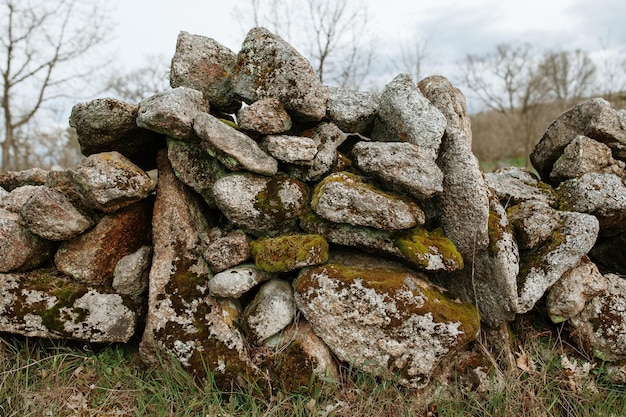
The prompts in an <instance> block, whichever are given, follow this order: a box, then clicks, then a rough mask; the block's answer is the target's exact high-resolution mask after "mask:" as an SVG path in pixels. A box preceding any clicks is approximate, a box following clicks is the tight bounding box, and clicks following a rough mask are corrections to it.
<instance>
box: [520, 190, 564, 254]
mask: <svg viewBox="0 0 626 417" xmlns="http://www.w3.org/2000/svg"><path fill="white" fill-rule="evenodd" d="M508 213H509V220H510V221H511V224H512V225H513V227H514V228H515V234H516V237H517V242H518V244H519V247H520V249H533V248H536V247H538V246H540V245H542V244H544V243H546V242H547V241H548V240H549V239H551V238H552V234H553V233H554V231H555V230H556V228H557V227H559V225H560V223H561V221H562V216H561V213H560V212H559V211H557V210H555V209H553V208H552V207H550V206H549V205H548V204H546V203H544V202H543V201H541V200H529V201H524V202H522V203H520V204H518V205H516V206H513V207H511V208H510V209H509V210H508ZM548 243H549V242H548Z"/></svg>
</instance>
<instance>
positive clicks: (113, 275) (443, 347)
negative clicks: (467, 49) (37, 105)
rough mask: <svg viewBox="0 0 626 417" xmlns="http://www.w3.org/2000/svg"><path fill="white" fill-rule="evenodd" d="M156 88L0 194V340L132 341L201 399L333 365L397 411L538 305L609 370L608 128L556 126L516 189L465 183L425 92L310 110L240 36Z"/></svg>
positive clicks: (332, 98) (448, 116) (594, 120)
mask: <svg viewBox="0 0 626 417" xmlns="http://www.w3.org/2000/svg"><path fill="white" fill-rule="evenodd" d="M170 82H171V87H172V89H171V90H169V91H166V92H163V93H160V94H157V95H154V96H152V97H148V98H146V99H145V100H143V101H141V102H140V103H139V104H131V103H124V102H120V101H118V100H114V99H97V100H93V101H91V102H88V103H80V104H77V105H76V106H74V108H73V110H72V114H71V117H70V125H71V126H72V127H74V128H75V129H76V130H77V133H78V136H79V142H80V145H81V149H82V151H83V153H84V154H85V155H86V156H87V157H86V159H85V160H84V161H83V162H82V163H81V164H80V165H79V166H78V167H77V168H76V169H72V170H66V171H55V172H44V171H41V170H38V169H33V170H29V171H23V172H17V173H12V172H7V173H3V174H0V186H2V188H0V272H1V274H0V289H1V292H0V294H1V295H0V331H2V332H10V333H17V334H22V335H27V336H38V337H47V338H68V339H76V340H83V341H89V342H124V343H125V342H128V341H130V340H131V338H132V337H133V336H134V335H135V336H137V337H139V338H140V339H141V343H140V353H141V358H142V360H143V361H144V362H146V363H147V364H150V363H155V362H157V361H158V360H159V358H160V357H164V356H166V355H171V357H173V358H175V359H176V360H178V361H180V362H181V363H182V364H183V365H184V366H185V367H187V368H188V369H189V370H190V372H192V373H194V374H196V375H197V376H199V377H202V376H204V375H205V373H206V371H207V370H209V371H210V372H212V373H214V374H215V378H216V381H217V382H218V383H220V384H223V385H224V386H230V384H231V383H233V382H235V383H237V382H242V381H243V380H245V379H250V378H252V379H256V380H264V381H267V382H268V383H269V384H271V385H272V386H274V387H281V388H283V389H286V390H296V389H298V388H299V387H300V386H306V385H307V384H308V383H309V381H310V379H311V376H312V375H313V374H315V375H317V376H318V377H324V378H333V377H336V376H337V372H338V365H339V364H341V363H344V364H349V365H351V366H355V367H357V368H359V369H362V370H364V371H366V372H369V373H372V374H374V375H378V376H381V377H394V378H397V380H398V381H399V382H400V383H402V384H404V385H406V386H409V387H413V388H418V387H424V386H426V385H427V384H428V382H429V380H430V379H431V377H432V376H433V375H436V374H437V370H438V365H439V364H440V363H441V361H443V360H446V359H448V358H451V357H453V356H454V353H455V352H456V351H458V350H459V349H460V348H462V347H463V346H465V345H467V344H468V342H471V341H472V340H474V339H475V338H476V336H477V335H478V333H479V331H480V328H481V325H482V326H483V328H485V329H486V328H499V327H501V326H502V325H503V324H506V323H507V322H509V321H511V320H513V319H514V318H515V317H516V315H518V314H524V313H527V312H529V311H531V310H532V309H533V308H534V307H535V306H536V305H537V304H538V303H540V304H541V305H542V306H543V305H545V306H546V307H547V309H548V312H549V315H550V317H551V319H552V320H553V321H554V322H555V323H559V322H564V321H567V323H568V326H569V327H568V328H569V329H572V330H574V331H575V332H576V333H577V335H578V336H579V340H580V343H581V344H583V345H585V347H586V348H587V347H590V348H592V349H593V350H594V351H595V352H596V353H597V355H598V356H599V357H601V358H602V359H604V360H607V361H616V362H619V361H621V360H623V359H625V358H626V321H625V319H624V316H625V315H626V281H624V280H623V279H622V278H621V277H620V276H619V274H624V273H626V272H625V270H626V260H625V259H626V257H625V256H624V251H625V249H624V248H625V247H626V246H625V245H624V244H623V243H624V240H626V239H625V238H624V236H626V222H625V221H624V217H625V216H626V187H625V185H624V172H625V171H624V166H625V165H624V162H623V160H624V158H625V157H626V153H625V152H624V149H625V148H624V146H625V145H626V111H624V110H621V111H616V110H615V109H612V108H611V106H610V105H609V104H608V103H607V102H606V101H604V100H601V99H593V100H589V101H587V102H585V103H582V104H580V105H578V106H576V107H574V108H573V109H571V110H569V111H567V112H565V113H564V114H562V115H560V116H559V117H558V118H557V119H556V120H555V121H554V122H553V123H552V124H551V125H550V126H549V127H548V129H547V131H546V133H545V135H544V136H543V138H542V139H541V140H540V142H539V143H538V145H537V146H536V148H535V150H534V151H533V153H532V155H531V158H532V161H533V165H534V166H535V168H536V170H537V172H538V173H539V175H540V176H539V177H538V176H536V175H534V174H532V173H531V172H530V171H528V170H525V169H519V168H509V169H504V170H501V171H499V172H496V173H490V174H483V173H482V172H481V171H480V169H479V165H478V161H477V160H476V158H475V157H474V155H473V154H472V150H471V145H472V136H471V128H470V119H469V117H468V115H467V113H466V108H465V98H464V97H463V95H462V93H461V92H460V91H459V90H458V89H457V88H455V87H454V86H453V85H452V84H451V83H450V82H449V81H448V80H447V79H445V78H443V77H440V76H433V77H429V78H426V79H424V80H422V81H420V82H419V83H418V84H417V85H416V84H414V83H413V82H412V81H411V79H410V78H409V76H407V75H398V76H397V77H396V78H394V79H393V80H392V81H391V82H390V83H389V84H388V85H387V86H386V87H385V90H384V91H383V93H382V95H381V96H380V97H374V96H372V95H370V94H368V93H366V92H361V91H351V90H347V89H340V88H329V87H327V86H324V85H322V84H321V83H320V81H319V80H318V78H317V77H316V76H315V73H314V71H313V69H312V67H311V65H310V64H309V63H308V62H307V61H306V60H305V59H304V58H303V57H302V56H301V55H300V54H299V53H298V52H297V51H296V50H294V49H293V48H292V47H291V46H290V45H288V44H287V43H286V42H284V41H283V40H282V39H281V38H279V37H277V36H275V35H274V34H272V33H270V32H269V31H267V30H265V29H262V28H255V29H252V30H251V31H250V32H249V34H248V36H247V37H246V39H245V41H244V43H243V45H242V48H241V50H240V51H239V53H237V54H235V53H234V52H232V51H230V50H228V49H227V48H225V47H224V46H222V45H220V44H219V43H217V42H216V41H214V40H213V39H209V38H206V37H203V36H196V35H190V34H188V33H185V32H181V34H180V35H179V37H178V42H177V45H176V52H175V54H174V57H173V59H172V66H171V77H170ZM242 102H243V103H245V104H242Z"/></svg>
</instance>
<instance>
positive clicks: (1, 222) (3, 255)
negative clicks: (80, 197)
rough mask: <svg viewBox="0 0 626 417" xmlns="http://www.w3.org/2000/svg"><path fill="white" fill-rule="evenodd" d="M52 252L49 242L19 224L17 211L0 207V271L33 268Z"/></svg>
mask: <svg viewBox="0 0 626 417" xmlns="http://www.w3.org/2000/svg"><path fill="white" fill-rule="evenodd" d="M52 254H53V246H52V244H51V242H49V241H47V240H45V239H42V238H41V237H39V236H37V235H36V234H34V233H31V232H30V231H28V229H26V228H24V227H23V226H22V225H20V222H19V215H18V214H17V213H13V212H11V211H8V210H4V209H0V272H10V271H28V270H31V269H34V268H36V267H38V266H39V265H41V264H42V263H43V262H45V261H46V260H48V259H49V258H50V256H52Z"/></svg>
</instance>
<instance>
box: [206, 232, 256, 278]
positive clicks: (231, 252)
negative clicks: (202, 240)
mask: <svg viewBox="0 0 626 417" xmlns="http://www.w3.org/2000/svg"><path fill="white" fill-rule="evenodd" d="M203 256H204V259H205V260H206V261H207V262H208V263H209V266H210V267H211V270H212V271H213V272H221V271H223V270H225V269H228V268H230V267H233V266H235V265H239V264H240V263H243V262H245V261H247V260H248V259H249V258H250V245H249V243H248V236H247V235H246V234H245V233H244V232H242V231H235V232H232V233H228V234H225V235H221V233H220V232H219V231H218V232H217V233H216V234H215V235H213V234H212V236H211V241H210V242H209V243H207V245H206V250H205V251H204V254H203Z"/></svg>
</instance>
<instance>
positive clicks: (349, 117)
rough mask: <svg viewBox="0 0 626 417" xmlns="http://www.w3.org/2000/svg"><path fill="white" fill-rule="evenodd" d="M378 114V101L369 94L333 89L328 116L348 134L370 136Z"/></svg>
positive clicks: (345, 89)
mask: <svg viewBox="0 0 626 417" xmlns="http://www.w3.org/2000/svg"><path fill="white" fill-rule="evenodd" d="M377 112H378V101H376V99H375V98H374V97H373V96H372V95H371V94H370V93H367V92H364V91H357V90H350V89H347V88H339V87H331V88H330V95H329V97H328V104H327V109H326V114H327V116H328V118H329V119H330V121H332V122H333V123H334V124H336V125H337V127H338V128H339V129H341V130H343V131H344V132H347V133H360V134H363V135H366V136H367V135H369V134H370V132H371V131H372V128H373V127H374V120H375V119H376V114H377Z"/></svg>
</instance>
